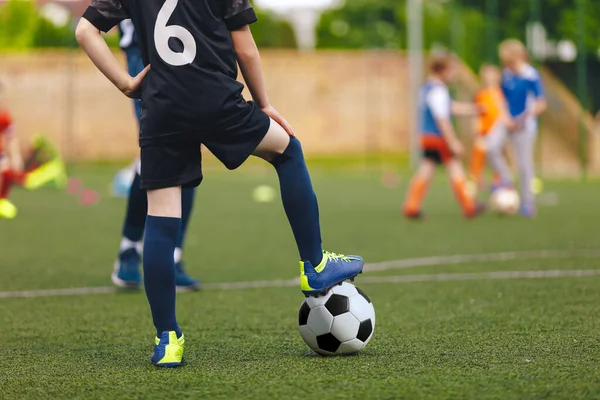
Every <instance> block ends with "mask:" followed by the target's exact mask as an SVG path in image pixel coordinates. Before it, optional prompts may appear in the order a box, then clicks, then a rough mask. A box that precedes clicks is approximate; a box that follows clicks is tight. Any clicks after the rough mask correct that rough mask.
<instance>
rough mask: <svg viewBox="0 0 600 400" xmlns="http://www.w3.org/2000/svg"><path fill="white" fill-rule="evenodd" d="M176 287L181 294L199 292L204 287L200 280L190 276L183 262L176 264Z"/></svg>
mask: <svg viewBox="0 0 600 400" xmlns="http://www.w3.org/2000/svg"><path fill="white" fill-rule="evenodd" d="M175 285H176V286H177V290H178V291H180V292H186V291H192V290H199V289H200V287H201V286H202V283H200V281H199V280H197V279H194V278H192V277H191V276H189V275H188V274H187V273H186V272H185V269H184V268H183V262H182V261H180V262H178V263H175Z"/></svg>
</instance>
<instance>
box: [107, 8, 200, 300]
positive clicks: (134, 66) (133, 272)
mask: <svg viewBox="0 0 600 400" xmlns="http://www.w3.org/2000/svg"><path fill="white" fill-rule="evenodd" d="M118 27H119V34H120V37H121V40H120V42H119V45H120V47H121V49H122V50H123V51H124V52H125V56H126V59H127V70H128V72H129V74H130V75H131V76H137V75H138V74H139V73H140V72H141V71H142V70H143V69H144V63H143V61H142V55H141V53H140V48H139V45H138V38H137V35H136V33H135V28H134V26H133V23H132V22H131V20H129V19H127V20H124V21H122V22H121V23H120V24H119V26H118ZM133 104H134V109H135V115H136V118H137V121H138V129H139V126H140V125H139V124H140V119H141V117H142V104H141V101H140V100H133ZM133 167H134V168H135V177H134V179H133V182H131V185H130V189H129V193H128V199H127V209H126V213H125V219H124V221H123V230H122V235H123V237H122V239H121V244H120V246H119V255H118V257H117V260H116V261H115V265H114V272H113V274H112V276H111V279H112V282H113V283H114V284H115V285H116V286H118V287H123V288H130V289H137V288H139V287H140V286H141V284H142V275H141V272H140V264H141V261H142V260H141V254H142V240H143V237H144V231H145V228H146V214H147V211H148V198H147V196H146V191H145V190H142V189H141V188H140V179H141V177H140V160H139V157H138V158H137V159H136V160H135V161H134V163H133ZM195 193H196V188H184V189H183V190H182V201H181V207H182V216H181V232H180V234H179V238H178V239H177V245H176V247H175V251H174V254H173V258H174V261H175V283H176V285H177V289H178V290H197V289H199V288H200V281H198V280H197V279H193V278H191V277H190V276H189V275H188V274H187V273H186V271H185V269H184V266H183V261H182V259H181V257H182V248H183V243H184V239H185V234H186V232H187V227H188V223H189V220H190V216H191V214H192V209H193V206H194V197H195Z"/></svg>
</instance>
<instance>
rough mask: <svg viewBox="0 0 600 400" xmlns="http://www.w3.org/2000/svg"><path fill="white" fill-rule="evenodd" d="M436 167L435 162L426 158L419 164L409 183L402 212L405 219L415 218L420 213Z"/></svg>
mask: <svg viewBox="0 0 600 400" xmlns="http://www.w3.org/2000/svg"><path fill="white" fill-rule="evenodd" d="M436 167H437V164H436V162H435V161H433V160H431V159H429V158H426V157H425V158H423V159H422V160H421V162H420V163H419V168H418V169H417V172H416V173H415V174H414V176H413V178H412V180H411V181H410V186H409V189H408V192H407V194H406V199H405V201H404V207H403V211H404V215H406V216H407V217H414V216H417V215H418V214H419V213H420V212H421V208H422V206H423V200H424V199H425V195H426V194H427V189H428V188H429V184H430V182H431V179H433V175H434V174H435V169H436Z"/></svg>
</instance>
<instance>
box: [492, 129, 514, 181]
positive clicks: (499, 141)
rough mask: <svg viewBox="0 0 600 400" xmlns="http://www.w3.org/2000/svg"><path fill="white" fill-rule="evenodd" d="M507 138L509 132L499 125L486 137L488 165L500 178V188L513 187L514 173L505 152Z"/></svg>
mask: <svg viewBox="0 0 600 400" xmlns="http://www.w3.org/2000/svg"><path fill="white" fill-rule="evenodd" d="M507 137H508V132H507V131H506V127H505V126H504V125H503V124H497V125H496V126H495V127H494V128H492V130H491V131H490V133H489V134H488V135H487V136H486V137H485V143H486V147H487V155H488V163H489V164H490V167H491V168H492V170H493V171H494V173H496V174H497V175H498V176H499V177H500V182H499V185H500V186H512V185H513V178H512V173H511V172H510V167H509V166H508V163H507V162H506V157H504V152H503V151H504V146H505V145H506V139H507Z"/></svg>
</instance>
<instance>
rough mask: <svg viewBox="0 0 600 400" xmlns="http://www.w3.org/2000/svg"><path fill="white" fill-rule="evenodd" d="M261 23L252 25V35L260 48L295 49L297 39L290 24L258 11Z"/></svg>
mask: <svg viewBox="0 0 600 400" xmlns="http://www.w3.org/2000/svg"><path fill="white" fill-rule="evenodd" d="M257 15H258V19H259V23H257V24H254V25H252V34H253V35H254V39H255V40H256V43H257V44H258V46H259V47H261V48H265V47H275V48H295V47H296V38H295V36H294V31H293V29H292V27H291V26H290V24H289V23H287V22H285V21H281V20H278V19H275V18H273V16H271V15H270V14H269V13H267V12H263V11H261V10H257Z"/></svg>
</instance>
